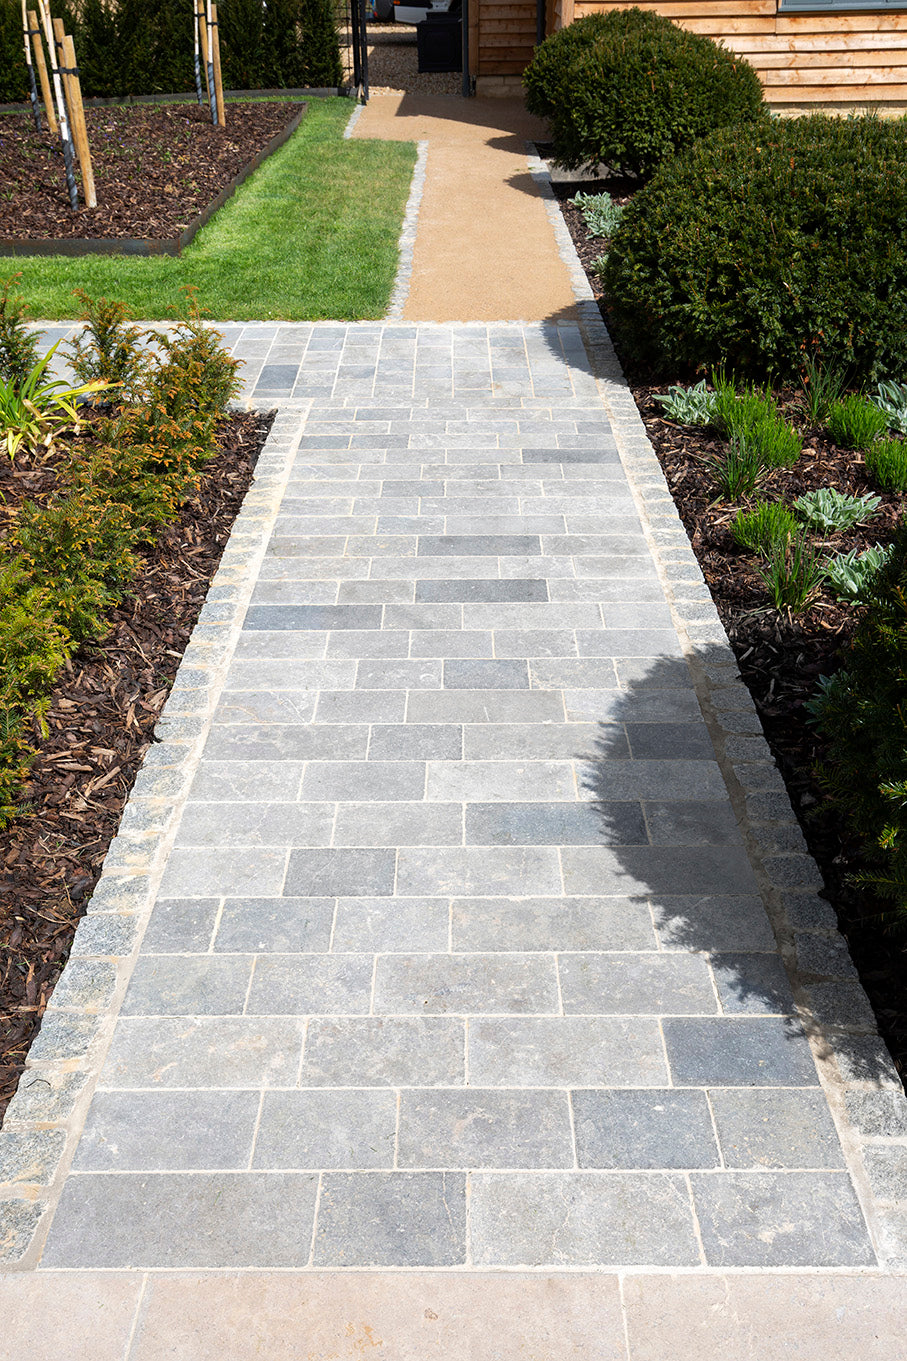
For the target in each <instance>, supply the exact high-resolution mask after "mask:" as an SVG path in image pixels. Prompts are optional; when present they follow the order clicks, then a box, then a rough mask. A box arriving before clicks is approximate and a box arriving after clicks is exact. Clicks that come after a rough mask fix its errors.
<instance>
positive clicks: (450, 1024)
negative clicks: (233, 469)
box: [11, 323, 897, 1269]
mask: <svg viewBox="0 0 907 1361" xmlns="http://www.w3.org/2000/svg"><path fill="white" fill-rule="evenodd" d="M226 330H227V334H228V339H230V341H231V343H233V342H235V341H237V340H239V342H240V343H239V352H240V353H242V355H243V357H244V358H245V360H246V362H247V366H248V367H247V370H246V373H247V383H248V394H249V397H250V400H251V401H252V402H253V404H255V405H258V406H262V407H269V406H274V405H279V406H280V407H281V409H282V410H281V415H280V417H279V425H278V434H279V441H282V444H281V448H282V449H283V451H284V454H285V455H286V458H285V463H286V469H287V473H286V476H285V477H284V481H283V482H282V483H281V485H282V487H283V491H282V500H281V502H280V506H279V511H278V513H277V515H276V519H275V520H274V524H273V530H272V533H271V535H270V539H269V542H268V544H267V551H266V553H265V554H264V557H263V559H262V562H261V567H260V572H259V574H258V577H257V580H256V583H255V586H254V591H253V594H252V596H251V600H250V601H249V603H248V608H247V609H246V610H245V614H244V617H243V618H242V628H241V631H240V632H239V633H238V637H237V639H236V642H235V647H233V649H232V654H231V656H230V658H229V664H228V666H227V667H226V669H225V674H224V678H223V686H222V689H221V690H220V692H219V698H218V701H217V706H216V710H215V712H214V714H213V720H212V721H211V723H210V727H209V728H208V730H207V737H206V740H205V746H204V751H203V755H202V759H201V761H200V763H199V764H198V766H197V769H196V771H195V773H194V778H193V780H192V783H191V788H190V790H189V794H188V801H187V802H186V803H185V807H184V809H183V812H182V816H181V819H180V821H179V825H178V829H177V832H176V838H175V843H174V845H173V848H172V850H171V852H170V854H169V859H168V861H167V865H166V869H165V871H164V873H163V878H162V881H161V883H160V886H159V891H158V894H157V900H156V903H155V906H154V910H153V912H152V913H151V916H150V920H149V921H148V925H147V929H146V930H145V932H144V936H143V938H142V940H141V948H140V953H139V956H138V959H137V962H136V964H135V968H134V971H133V972H132V975H131V978H130V981H129V984H128V988H127V990H126V992H125V996H124V998H123V1001H122V1006H121V1008H120V1010H119V1016H118V1019H117V1021H116V1025H115V1029H114V1030H113V1035H112V1042H111V1044H110V1048H109V1052H108V1054H107V1058H106V1061H105V1063H104V1066H103V1069H102V1071H101V1075H100V1080H99V1082H98V1085H97V1089H96V1091H95V1094H94V1096H93V1099H92V1102H91V1105H90V1108H89V1110H88V1114H87V1118H86V1120H85V1124H84V1130H83V1132H82V1135H81V1139H80V1141H79V1142H78V1146H77V1148H76V1150H75V1155H74V1158H73V1161H72V1165H71V1170H70V1171H69V1174H68V1176H67V1178H66V1180H65V1184H64V1186H63V1190H62V1194H61V1197H60V1200H59V1204H58V1206H57V1209H56V1213H55V1215H54V1218H53V1222H52V1225H51V1228H50V1232H49V1235H48V1237H47V1241H46V1247H45V1250H44V1254H43V1258H42V1266H45V1267H57V1268H60V1267H63V1268H67V1267H80V1268H91V1267H102V1268H124V1267H131V1268H149V1269H153V1268H172V1267H181V1268H224V1267H253V1268H275V1267H276V1268H307V1267H312V1268H332V1269H333V1268H358V1269H361V1268H388V1267H390V1268H393V1267H410V1268H413V1267H419V1268H439V1267H443V1268H457V1267H475V1268H485V1267H546V1268H553V1267H589V1266H592V1267H621V1266H643V1267H645V1266H654V1267H676V1268H696V1267H711V1268H726V1267H730V1268H740V1267H743V1268H747V1267H749V1268H752V1267H803V1266H806V1267H851V1268H853V1267H872V1266H874V1265H876V1256H875V1253H874V1251H873V1247H872V1245H871V1240H870V1236H869V1233H868V1231H867V1227H866V1224H865V1222H864V1217H863V1213H862V1210H861V1205H860V1201H859V1199H858V1195H857V1193H856V1191H855V1187H854V1183H853V1181H852V1178H851V1173H850V1171H849V1170H848V1169H849V1164H848V1162H847V1160H846V1159H845V1154H844V1151H843V1150H842V1145H841V1142H840V1139H839V1137H838V1133H837V1131H836V1124H835V1120H834V1119H833V1118H832V1114H831V1112H830V1109H829V1104H828V1101H827V1100H826V1096H825V1092H824V1090H823V1087H822V1086H821V1085H820V1083H819V1076H818V1071H817V1066H816V1062H815V1060H814V1057H813V1051H812V1050H811V1048H810V1045H809V1043H808V1040H807V1038H806V1035H805V1033H804V1030H803V1028H802V1024H801V1021H800V1020H799V1019H798V1013H797V1009H796V1006H795V1001H794V995H793V994H792V992H791V987H790V984H789V982H788V976H787V973H786V972H785V969H784V968H783V966H782V959H781V956H780V955H779V952H778V947H777V945H776V940H775V936H774V934H773V931H772V929H771V926H770V923H769V918H768V916H767V915H766V912H765V909H764V907H763V903H762V900H761V898H760V894H759V888H760V884H759V881H758V880H757V877H756V875H755V874H754V871H753V868H752V867H751V863H750V859H749V858H748V856H747V853H746V849H745V846H744V842H743V840H742V838H741V834H740V831H739V829H738V823H737V819H736V817H735V815H734V812H733V809H732V806H731V802H730V801H729V798H728V792H727V787H726V784H725V781H724V779H723V776H722V772H721V768H720V767H719V764H718V762H717V760H716V755H715V750H714V748H713V744H712V739H711V737H710V731H709V728H708V727H707V725H706V723H705V721H704V719H703V711H702V708H701V705H700V702H699V699H698V697H697V693H696V690H695V689H694V685H693V679H692V676H691V672H690V669H689V667H688V664H687V661H686V659H685V656H684V652H683V649H682V647H681V643H680V641H679V639H678V634H677V631H676V629H675V626H674V623H673V622H672V615H671V612H670V610H669V608H668V605H667V603H666V600H665V593H664V586H663V583H662V580H661V579H660V576H659V572H658V570H657V567H656V564H655V562H654V560H653V556H652V552H651V546H650V541H649V539H648V538H647V537H646V533H644V529H643V525H642V524H641V521H640V518H639V515H638V512H637V504H636V501H635V499H634V492H633V490H632V489H631V486H630V484H629V483H628V479H627V475H626V473H625V470H624V466H623V465H622V463H621V459H620V457H619V455H618V449H617V446H616V444H615V439H614V435H613V433H612V428H611V425H610V423H609V420H608V417H607V415H606V412H605V407H604V405H603V401H602V395H601V391H600V389H599V385H598V383H597V382H596V379H595V377H594V376H593V374H592V372H591V369H590V361H589V358H588V355H587V352H586V349H585V348H584V344H583V339H582V335H581V333H580V330H579V328H578V327H577V326H576V325H575V324H562V325H560V326H557V325H521V324H516V323H515V324H507V325H500V326H468V325H459V326H430V325H420V326H411V325H403V324H375V325H362V324H358V325H355V326H349V327H347V326H343V325H317V326H312V327H304V326H294V327H292V328H286V329H285V330H281V329H280V328H278V327H272V328H267V327H250V328H247V329H245V330H243V331H242V332H240V328H236V330H235V331H231V330H230V328H226ZM624 391H625V390H624ZM281 432H282V433H281ZM269 478H270V479H271V481H270V483H269ZM273 482H274V479H273V476H272V474H270V473H269V472H268V470H267V467H265V471H264V474H263V477H262V480H261V481H260V483H256V488H257V489H258V490H257V491H256V492H254V493H252V494H250V495H251V496H252V497H253V502H254V496H255V495H265V496H266V495H267V489H268V486H269V485H273ZM253 502H250V505H252V504H253ZM240 547H241V545H240ZM241 557H242V555H241V554H240V558H241ZM239 565H240V567H241V566H242V562H241V561H240V564H239ZM237 579H238V578H237ZM219 580H221V579H220V578H219ZM691 598H692V599H696V598H697V597H696V587H695V584H694V585H693V586H691ZM236 599H237V593H236V590H235V589H234V588H233V587H231V586H230V585H229V584H227V585H221V586H219V587H217V586H216V587H215V589H214V591H212V594H211V596H210V597H209V603H208V606H207V607H206V612H205V615H204V616H203V623H202V625H201V626H200V631H199V635H198V636H199V638H200V639H202V640H204V638H205V636H206V634H205V630H206V629H208V630H209V631H210V630H211V629H214V630H215V631H216V627H217V621H218V620H219V619H221V618H228V617H229V611H230V609H231V608H234V607H235V600H236ZM220 609H223V611H224V612H225V613H224V614H223V615H221V614H219V613H218V611H219V610H220ZM192 683H193V682H192V672H191V668H190V669H189V671H188V672H187V671H186V669H185V668H184V670H183V671H181V679H180V682H179V683H178V686H177V690H176V691H175V693H174V697H173V700H172V701H171V704H170V705H169V706H168V711H167V717H166V719H165V720H164V724H163V725H162V732H163V735H164V736H165V737H168V736H169V737H171V738H172V737H174V736H176V737H177V739H179V737H180V734H181V733H184V732H185V733H187V734H189V735H190V736H191V735H192V734H193V733H194V732H197V731H199V730H200V726H199V725H200V723H201V720H200V719H198V717H197V713H198V712H201V710H202V708H203V704H202V703H201V702H200V703H199V704H198V705H196V704H195V703H194V698H195V692H194V691H193V690H192V688H191V687H192ZM199 684H202V680H201V679H200V680H199ZM732 688H733V687H732V685H731V683H730V681H729V682H728V685H727V686H726V687H725V692H726V693H727V694H730V693H731V691H732ZM199 694H201V691H200V692H199ZM729 707H730V708H733V707H734V705H733V704H730V705H729ZM738 707H740V708H741V710H745V707H746V706H745V704H744V705H740V706H738ZM193 725H194V726H193ZM745 726H746V725H744V727H745ZM741 740H746V739H741ZM166 746H167V744H166V743H165V744H164V747H165V748H166ZM167 776H168V770H167V769H166V767H165V766H164V765H163V764H161V765H160V766H159V767H158V768H156V767H155V764H154V762H153V760H152V763H151V766H150V770H149V772H146V775H145V777H144V778H145V781H146V782H145V784H144V785H143V786H141V787H140V788H139V789H138V790H137V794H138V795H141V794H143V793H144V794H146V795H147V794H154V795H155V796H156V798H157V803H156V802H155V799H154V798H152V799H145V800H144V801H143V799H142V798H141V797H138V798H137V799H136V800H134V803H133V805H132V806H131V809H130V811H129V812H128V813H127V817H126V819H124V826H123V829H122V832H123V835H121V837H120V838H119V839H118V842H117V843H116V844H115V848H114V851H113V852H112V859H111V864H112V866H113V872H114V873H116V872H117V870H118V869H119V870H121V871H122V872H124V873H127V872H129V870H130V865H131V864H132V863H133V862H131V861H130V859H129V853H128V846H129V844H130V843H129V841H128V838H129V836H130V835H133V836H134V837H135V842H134V845H135V846H140V845H141V837H142V835H144V834H145V833H146V832H148V833H149V834H150V833H153V832H154V831H155V829H156V828H157V826H158V824H157V823H156V822H155V814H154V808H155V807H157V806H158V805H159V804H161V802H162V800H163V804H164V805H166V803H167V794H168V789H170V788H171V786H168V784H167ZM174 780H175V782H174V784H173V785H172V788H173V789H174V790H175V789H176V788H177V787H178V784H179V781H178V779H176V777H174ZM756 797H758V796H756ZM761 797H762V798H763V800H766V799H767V800H769V801H770V800H771V799H772V798H773V797H774V798H775V799H776V800H777V798H778V793H777V790H776V789H775V787H774V786H770V789H769V792H768V793H763V794H762V796H761ZM149 810H150V811H149ZM143 818H144V819H145V821H144V822H143ZM791 835H792V833H789V834H788V842H790V839H791ZM124 837H125V838H126V840H125V841H124ZM124 845H125V846H126V847H127V850H126V851H124V850H123V846H124ZM799 849H800V848H799V843H798V844H797V845H794V844H783V845H778V846H774V847H773V846H769V847H768V850H769V851H772V850H777V851H779V852H784V853H786V852H793V853H794V854H793V860H794V861H799V860H801V859H802V857H801V856H799V855H797V854H796V852H797V851H798V850H799ZM135 863H136V864H138V863H139V860H136V861H135ZM105 882H106V881H105ZM124 882H125V881H124ZM793 882H794V886H795V887H796V884H797V882H798V881H797V880H796V877H795V878H794V881H793ZM114 887H116V881H114ZM800 896H801V899H803V900H804V901H805V900H806V899H807V897H808V895H807V894H801V895H800ZM118 901H119V900H118ZM99 904H100V906H101V908H102V909H103V902H102V901H101V898H100V897H99ZM123 920H125V919H123ZM120 921H121V919H120V918H116V919H114V918H113V917H110V916H108V917H104V916H103V915H95V916H92V917H89V918H88V919H87V922H86V924H85V926H84V927H83V928H82V931H81V932H80V937H79V941H80V944H79V946H78V947H77V951H76V954H77V956H78V955H79V954H80V953H81V954H82V955H83V956H84V955H98V954H106V953H107V952H108V951H110V953H111V954H114V955H116V954H123V955H126V954H128V945H127V946H125V947H123V948H122V949H121V950H118V949H117V947H116V946H115V945H112V944H111V943H110V940H109V939H108V940H107V943H106V944H104V943H103V939H104V936H103V933H104V931H107V932H108V933H112V932H114V930H115V928H116V927H117V923H118V922H120ZM129 924H130V923H127V925H129ZM91 932H94V933H95V935H94V936H92V935H91ZM86 933H88V934H86ZM811 939H814V940H817V941H819V943H820V945H821V943H822V942H826V944H827V942H828V940H830V939H832V938H831V937H826V936H818V937H814V938H811ZM92 941H94V944H92ZM99 942H100V943H99ZM78 967H79V961H78V959H75V960H74V961H73V963H72V964H71V965H70V968H69V971H68V973H67V975H66V982H67V986H68V988H69V991H68V992H66V993H61V995H60V996H59V997H55V1005H56V1006H57V1007H65V1006H66V1005H67V1001H70V1002H73V1001H74V1002H75V1004H76V1005H78V1002H79V997H78V988H79V980H80V977H81V978H83V980H84V985H85V988H86V990H87V993H86V995H90V993H91V988H92V987H95V986H97V980H98V977H99V974H98V971H97V969H94V971H93V972H92V967H91V966H89V965H88V964H86V965H85V969H86V972H85V973H84V975H78V973H77V972H76V973H73V970H74V969H75V970H78ZM63 986H64V985H61V988H62V987H63ZM111 986H112V985H111ZM48 1015H49V1017H54V1016H55V1017H56V1024H57V1025H59V1023H60V1017H61V1016H62V1017H64V1020H65V1017H66V1012H65V1011H63V1012H61V1011H59V1010H57V1011H55V1012H52V1013H48ZM70 1024H71V1026H75V1027H76V1029H77V1025H76V1022H75V1021H74V1020H72V1021H71V1023H70ZM74 1033H75V1032H74V1031H72V1030H66V1028H65V1025H64V1028H63V1031H62V1032H60V1031H59V1030H58V1031H57V1032H54V1030H53V1026H52V1025H50V1026H49V1028H48V1031H47V1036H50V1037H51V1038H50V1039H49V1040H48V1043H49V1044H50V1046H51V1047H50V1048H48V1049H46V1050H45V1051H44V1052H43V1056H44V1057H48V1056H52V1054H53V1047H52V1046H53V1043H54V1039H53V1036H54V1034H56V1037H57V1038H56V1042H57V1043H58V1044H60V1043H62V1049H60V1050H59V1052H62V1053H63V1054H64V1055H65V1054H66V1053H67V1052H73V1053H76V1052H78V1039H76V1040H75V1041H72V1043H73V1044H74V1045H75V1048H73V1049H72V1050H71V1051H67V1049H66V1045H67V1043H69V1042H70V1041H71V1036H72V1034H74ZM61 1034H62V1041H61V1039H60V1035H61ZM43 1038H45V1039H47V1037H46V1036H45V1037H43ZM39 1043H40V1042H39ZM866 1043H867V1044H868V1043H869V1041H867V1042H866ZM41 1059H42V1050H41V1049H40V1048H38V1049H36V1051H35V1058H34V1062H35V1063H37V1064H39V1065H40V1062H41ZM55 1080H56V1079H55ZM891 1085H893V1083H892V1084H891ZM874 1095H875V1097H877V1098H878V1099H879V1100H881V1099H883V1098H884V1099H887V1098H888V1096H890V1098H891V1100H892V1101H894V1100H895V1097H894V1093H893V1092H892V1093H889V1094H886V1093H884V1092H879V1093H876V1094H874ZM866 1099H867V1100H870V1097H869V1096H867V1097H866ZM26 1100H27V1095H26V1096H23V1094H21V1093H20V1097H19V1098H17V1102H19V1105H18V1106H16V1107H14V1109H13V1111H12V1115H13V1122H12V1126H11V1128H12V1129H13V1131H14V1133H13V1136H12V1137H13V1138H14V1139H15V1138H16V1135H15V1129H16V1128H17V1125H16V1117H17V1115H18V1116H19V1118H20V1119H21V1118H22V1116H23V1114H26V1115H27V1112H28V1107H27V1105H25V1104H23V1102H25V1101H26ZM893 1112H894V1107H893V1106H892V1113H893ZM883 1132H885V1130H884V1129H883ZM895 1132H897V1131H895ZM21 1137H22V1138H27V1137H30V1136H27V1135H25V1134H23V1135H22V1136H21Z"/></svg>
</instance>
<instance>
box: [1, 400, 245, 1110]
mask: <svg viewBox="0 0 907 1361" xmlns="http://www.w3.org/2000/svg"><path fill="white" fill-rule="evenodd" d="M271 420H272V416H271V415H264V416H263V415H260V414H258V413H255V412H251V413H250V412H239V413H234V414H233V415H231V416H230V417H229V419H228V420H226V421H225V422H224V423H223V425H222V427H221V430H220V432H219V437H218V446H219V452H218V454H217V455H216V456H215V457H214V458H213V459H212V460H211V461H210V462H209V463H208V464H207V465H206V469H205V476H204V479H203V482H202V484H201V486H200V488H199V490H198V492H197V493H196V495H195V496H194V497H193V498H192V500H191V501H190V502H189V503H188V504H187V505H186V506H185V507H184V508H183V512H182V514H181V516H180V518H179V520H178V521H176V522H175V523H174V524H172V525H169V526H168V527H167V528H166V529H165V530H164V531H163V532H162V534H161V536H160V538H159V540H158V542H157V543H156V544H155V545H153V546H151V547H148V548H146V549H145V550H144V551H143V553H142V567H141V570H140V572H139V574H138V576H137V577H136V579H135V580H134V582H133V583H132V589H131V592H130V595H129V596H128V598H126V599H124V600H123V602H122V603H121V604H120V606H119V608H118V609H116V610H115V611H114V612H113V614H112V616H111V628H110V632H109V633H108V634H107V635H106V636H105V637H104V638H103V639H101V640H100V641H99V642H98V643H97V644H95V645H91V646H85V647H83V648H82V649H81V650H80V651H79V652H78V653H77V654H76V655H75V656H74V657H73V658H72V659H71V661H70V663H69V665H68V666H67V668H66V671H65V672H64V674H63V675H61V677H60V679H59V682H58V684H57V686H56V688H55V690H54V695H53V702H52V704H51V708H50V712H49V714H48V719H47V722H48V726H49V730H50V731H49V734H48V736H47V737H46V738H45V739H43V740H40V739H39V741H38V746H39V752H38V756H37V759H36V761H35V763H34V767H33V770H32V774H31V779H30V781H29V784H28V786H27V788H26V790H25V791H24V798H25V801H26V803H25V811H24V813H23V815H22V816H21V817H19V818H17V819H16V820H15V821H14V822H12V823H11V824H10V825H9V826H8V827H7V828H6V829H5V830H4V831H0V1116H2V1113H3V1111H4V1110H5V1109H6V1105H7V1103H8V1102H9V1100H10V1098H11V1097H12V1095H13V1093H14V1092H15V1089H16V1084H17V1082H18V1079H19V1074H20V1072H21V1071H22V1068H23V1065H24V1062H25V1056H26V1054H27V1052H28V1047H29V1044H30V1043H31V1040H32V1038H33V1036H34V1033H35V1031H36V1029H37V1027H38V1025H39V1023H40V1020H41V1016H42V1014H43V1012H44V1008H45V1006H46V1005H47V999H48V997H49V996H50V993H51V992H52V991H53V987H54V984H55V982H56V980H57V978H58V977H59V974H60V971H61V969H62V967H63V965H64V964H65V962H66V959H67V957H68V955H69V950H70V947H71V944H72V938H73V935H74V933H75V929H76V925H77V924H78V921H79V918H80V917H81V916H82V915H83V914H84V911H85V907H86V905H87V902H88V899H89V898H90V897H91V893H92V891H93V889H94V886H95V884H96V883H97V880H98V877H99V875H100V872H101V866H102V864H103V861H104V856H105V855H106V853H107V847H108V845H109V844H110V841H111V840H112V838H113V836H114V834H115V833H116V830H117V826H118V824H119V821H120V816H121V814H122V811H123V806H124V804H125V802H126V799H127V797H128V794H129V790H130V789H131V787H132V783H133V780H134V779H135V775H136V773H137V771H138V769H139V766H140V765H141V763H142V759H143V757H144V755H145V752H146V751H147V750H148V747H149V746H150V744H151V742H152V740H153V738H152V730H153V728H154V725H155V723H156V722H157V718H158V715H159V713H160V710H161V707H162V705H163V703H164V701H165V699H166V697H167V694H168V691H169V688H170V685H171V683H172V681H173V677H174V676H175V674H176V669H177V667H178V665H179V662H180V658H181V656H182V654H183V651H184V649H185V647H186V644H187V642H188V640H189V635H190V633H191V632H192V628H193V626H194V624H195V622H196V620H197V618H198V615H199V611H200V610H201V607H202V604H203V603H204V599H205V596H206V594H207V591H208V586H209V584H210V582H211V578H212V577H213V576H214V573H215V572H216V570H217V566H218V563H219V562H220V558H221V554H222V553H223V550H224V547H225V545H226V542H227V539H228V537H229V533H230V529H231V526H232V524H233V521H234V519H235V518H236V514H237V512H238V510H239V508H240V506H241V504H242V500H243V497H244V495H245V493H246V490H247V489H248V486H249V483H250V482H251V480H252V474H253V471H254V468H255V464H256V461H257V459H258V455H259V453H260V451H261V447H262V445H263V444H264V441H265V439H266V437H267V433H268V430H269V428H270V425H271ZM52 481H53V477H52V471H51V470H49V469H48V467H47V466H44V467H39V468H36V469H34V470H33V471H32V472H31V473H30V474H29V473H28V472H27V471H25V470H24V469H23V468H22V467H21V465H20V467H19V468H18V469H16V470H13V469H10V468H9V465H7V466H6V467H5V468H4V469H2V472H0V496H3V497H4V499H5V501H6V503H7V505H8V504H10V503H13V502H15V501H16V500H17V499H19V498H21V495H22V494H23V492H25V493H27V494H28V495H34V493H35V491H36V490H37V491H38V492H39V493H40V492H42V491H43V492H44V493H46V492H47V491H48V490H49V488H50V485H51V483H52ZM0 533H2V529H0Z"/></svg>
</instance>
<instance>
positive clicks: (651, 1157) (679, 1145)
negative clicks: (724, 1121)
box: [572, 1088, 719, 1169]
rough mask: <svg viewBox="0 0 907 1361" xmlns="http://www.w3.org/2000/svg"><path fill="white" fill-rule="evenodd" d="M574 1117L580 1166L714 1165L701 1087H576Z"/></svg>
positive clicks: (715, 1152) (715, 1148)
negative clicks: (682, 1088) (680, 1089)
mask: <svg viewBox="0 0 907 1361" xmlns="http://www.w3.org/2000/svg"><path fill="white" fill-rule="evenodd" d="M572 1100H573V1121H574V1126H575V1129H576V1156H577V1164H578V1166H579V1167H614V1168H627V1169H630V1168H656V1169H657V1168H682V1167H687V1168H692V1167H718V1166H719V1156H718V1145H717V1143H716V1141H715V1136H714V1133H713V1131H712V1118H711V1115H710V1113H709V1105H708V1101H707V1100H706V1096H705V1093H704V1092H699V1091H671V1090H670V1089H664V1088H662V1089H659V1090H653V1091H610V1092H607V1091H577V1092H574V1093H573V1097H572Z"/></svg>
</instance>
